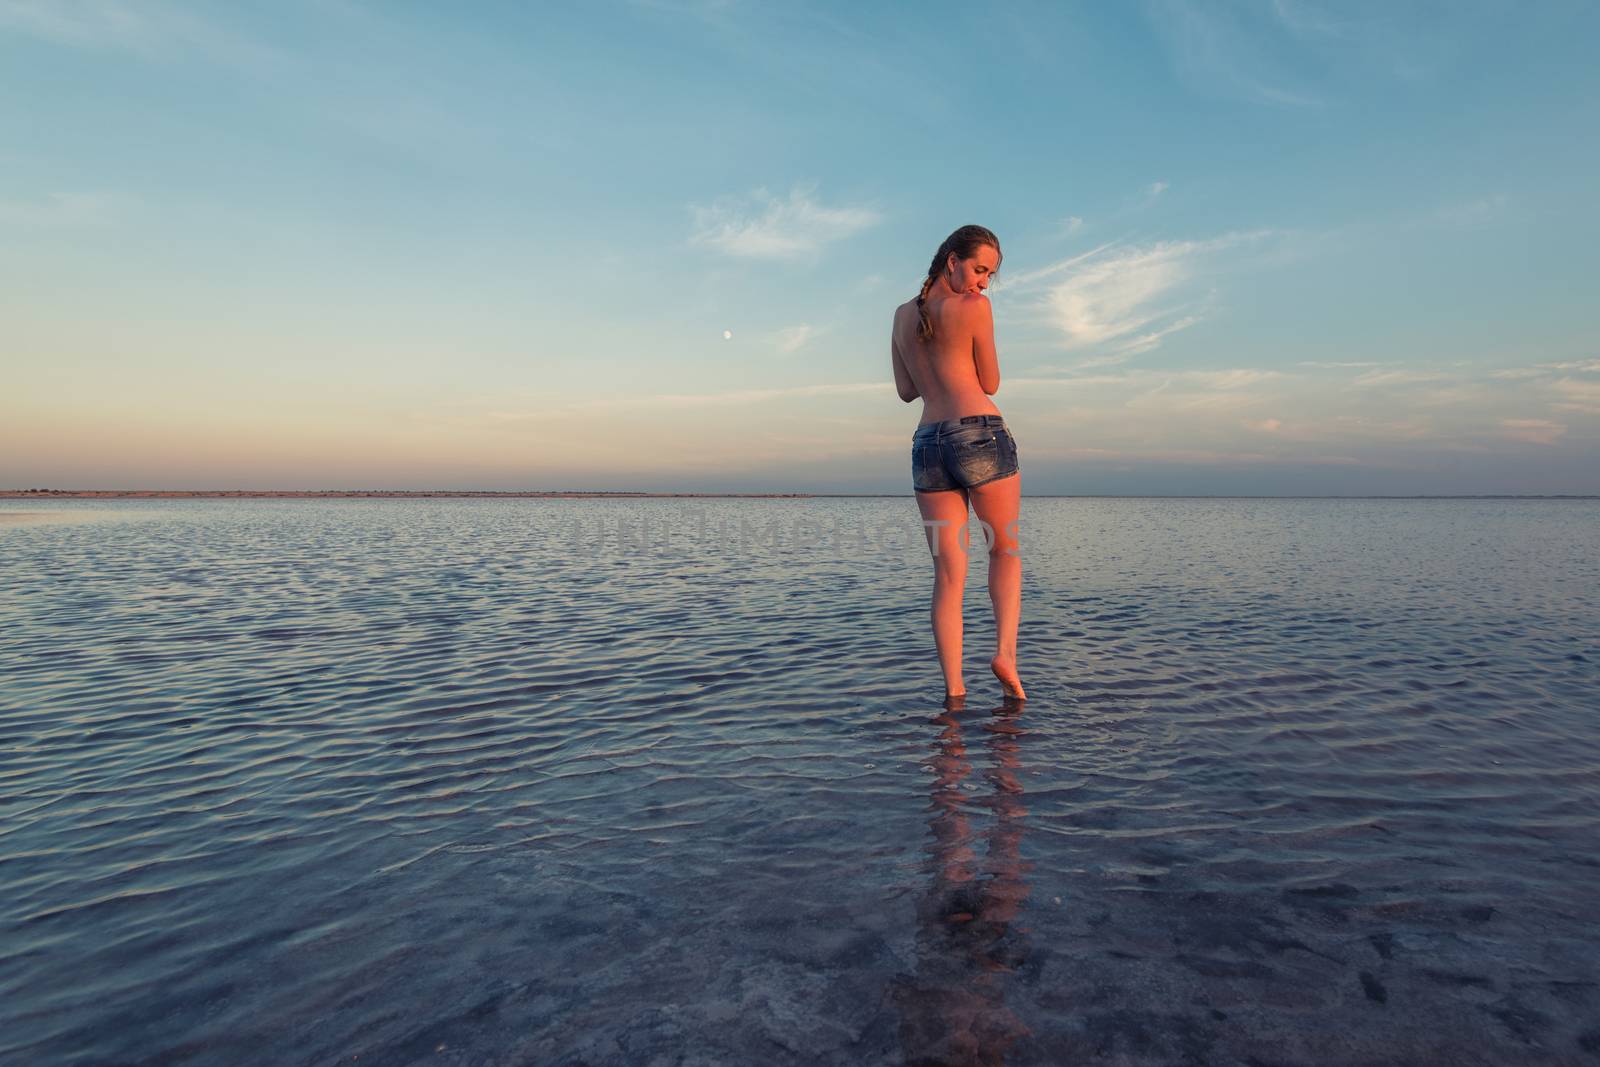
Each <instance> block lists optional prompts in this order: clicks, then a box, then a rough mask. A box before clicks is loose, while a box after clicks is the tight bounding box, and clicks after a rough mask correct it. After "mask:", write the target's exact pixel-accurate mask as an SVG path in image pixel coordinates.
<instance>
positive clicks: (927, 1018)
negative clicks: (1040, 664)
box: [894, 698, 1029, 1064]
mask: <svg viewBox="0 0 1600 1067" xmlns="http://www.w3.org/2000/svg"><path fill="white" fill-rule="evenodd" d="M1022 708H1023V705H1022V704H1021V703H1019V702H1016V701H1010V700H1008V701H1006V702H1005V703H1004V704H1003V705H1002V706H1001V707H999V708H996V709H994V710H993V711H992V712H990V717H989V719H988V720H987V721H984V722H982V723H981V724H980V725H979V728H980V729H981V730H982V731H983V732H984V734H985V735H986V736H985V737H984V738H983V745H984V747H985V748H986V749H987V750H988V759H987V761H986V762H987V765H988V766H987V768H986V769H985V771H984V778H985V779H986V781H987V783H988V786H989V790H988V792H987V794H986V795H981V794H979V795H975V794H974V793H969V792H967V790H966V789H964V788H963V785H964V784H966V780H967V779H968V778H970V777H971V776H972V774H973V766H972V763H971V762H970V761H969V759H968V757H967V746H966V741H965V739H964V737H963V730H962V725H963V724H962V714H963V709H962V705H961V700H960V698H953V699H952V700H951V701H949V702H947V703H946V705H945V711H944V714H942V715H940V716H938V717H937V718H936V719H934V720H933V721H934V724H935V725H937V726H940V727H942V731H941V733H940V734H939V737H938V740H937V741H936V742H935V745H934V754H933V759H932V765H933V770H934V775H933V786H932V801H933V803H932V805H931V807H930V810H931V812H932V818H931V820H930V821H929V824H928V825H929V831H930V835H931V837H932V847H931V849H930V851H931V853H932V863H931V871H932V881H931V883H930V884H929V886H928V889H927V892H925V893H924V894H923V895H922V899H921V900H920V901H919V902H918V905H917V925H918V931H917V969H916V973H915V974H914V975H912V976H910V977H902V978H900V979H898V980H897V981H896V982H895V987H894V999H895V1004H896V1006H897V1007H898V1009H899V1011H900V1020H901V1021H900V1040H901V1044H902V1046H903V1047H904V1051H905V1057H906V1063H908V1064H935V1063H938V1064H998V1063H1003V1062H1004V1060H1005V1054H1006V1050H1007V1049H1008V1048H1009V1047H1010V1046H1011V1045H1012V1044H1013V1043H1014V1042H1016V1041H1017V1039H1018V1038H1021V1037H1024V1036H1026V1035H1027V1034H1028V1032H1029V1031H1028V1029H1027V1027H1026V1026H1024V1025H1023V1023H1022V1021H1021V1020H1020V1019H1018V1018H1017V1016H1016V1015H1015V1013H1013V1012H1012V1011H1011V1010H1010V1009H1009V1008H1007V1007H1006V1005H1005V982H1006V980H1007V975H1008V974H1010V972H1012V971H1014V970H1016V969H1017V968H1018V967H1019V966H1020V965H1021V963H1022V962H1023V960H1024V959H1025V957H1026V954H1027V946H1026V943H1025V940H1024V938H1023V931H1020V930H1014V929H1012V926H1011V923H1012V920H1014V919H1015V918H1016V915H1017V912H1018V911H1019V910H1020V909H1021V907H1022V901H1023V900H1024V898H1026V897H1027V895H1028V885H1027V882H1026V880H1025V879H1024V875H1025V874H1026V872H1027V870H1028V867H1029V865H1028V864H1026V863H1024V862H1023V860H1022V847H1021V846H1022V833H1023V829H1024V822H1023V819H1024V817H1025V816H1026V815H1027V809H1026V808H1025V807H1023V802H1022V800H1023V798H1022V783H1021V780H1020V779H1019V777H1018V772H1019V770H1020V769H1021V758H1020V748H1021V740H1022V738H1023V737H1024V736H1026V733H1027V732H1026V731H1025V730H1024V729H1023V727H1022V725H1021V716H1022ZM969 725H971V720H970V718H969ZM964 802H965V803H966V804H979V805H985V806H987V807H988V808H989V809H990V810H991V812H992V813H993V815H994V823H993V825H992V827H991V828H990V829H989V831H988V833H987V834H985V835H984V838H985V841H986V847H985V850H984V856H983V860H982V863H981V866H980V865H979V861H978V857H977V853H976V851H975V846H976V844H977V842H976V841H975V840H974V834H973V830H972V826H971V818H970V816H969V814H968V812H967V811H966V810H964Z"/></svg>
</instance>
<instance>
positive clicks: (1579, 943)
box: [0, 498, 1600, 1065]
mask: <svg viewBox="0 0 1600 1067" xmlns="http://www.w3.org/2000/svg"><path fill="white" fill-rule="evenodd" d="M0 509H3V510H4V511H5V512H7V513H14V512H20V511H32V512H40V511H49V512H50V513H51V514H49V515H46V516H41V517H40V518H43V519H48V520H49V521H27V522H6V523H0V940H3V951H0V1061H3V1062H5V1063H8V1064H9V1063H17V1064H23V1063H26V1064H47V1063H48V1064H78V1063H83V1064H88V1063H96V1064H101V1063H119V1064H134V1063H149V1064H163V1065H172V1064H214V1063H244V1064H332V1063H336V1062H343V1063H357V1062H359V1063H362V1064H367V1063H371V1064H384V1065H387V1064H403V1063H410V1062H414V1061H423V1060H426V1061H427V1062H429V1063H461V1064H467V1063H471V1064H479V1063H492V1064H521V1063H527V1064H629V1065H632V1064H679V1063H683V1064H712V1063H736V1064H743V1063H749V1064H775V1063H782V1064H847V1063H848V1064H856V1063H965V1062H973V1063H996V1062H1006V1063H1016V1064H1062V1063H1077V1062H1084V1061H1088V1060H1096V1061H1098V1062H1108V1063H1140V1064H1142V1063H1151V1064H1157V1063H1160V1064H1171V1063H1206V1064H1246V1063H1273V1064H1307V1065H1311V1064H1318V1065H1321V1064H1332V1063H1451V1064H1478V1063H1483V1064H1488V1063H1496V1064H1499V1063H1583V1062H1593V1061H1594V1059H1595V1058H1596V1057H1600V926H1597V924H1596V913H1597V907H1596V902H1597V900H1600V895H1597V890H1596V884H1597V882H1600V686H1597V682H1600V502H1595V501H1583V500H1575V501H1536V500H1481V501H1472V500H1417V501H1400V500H1368V501H1363V500H1106V499H1025V500H1024V511H1023V515H1024V518H1023V524H1022V536H1023V567H1024V585H1023V623H1022V632H1021V639H1020V661H1019V662H1020V667H1021V671H1022V677H1023V680H1024V682H1025V684H1026V685H1027V688H1028V694H1029V697H1030V699H1029V700H1028V702H1027V703H1026V705H1025V706H1024V707H1023V708H1021V709H1019V708H1017V707H1015V706H1007V705H1006V704H1004V703H1003V702H1002V701H1001V700H1000V699H999V689H998V686H997V684H996V683H995V681H994V679H993V678H992V677H989V676H988V675H987V669H986V660H987V656H988V649H989V646H990V643H991V642H992V640H993V636H992V635H993V629H992V623H991V621H990V617H989V605H988V598H987V595H986V594H985V591H984V573H983V569H982V563H983V560H982V557H981V553H980V554H979V555H977V556H975V557H974V559H973V561H972V567H971V575H970V578H969V581H968V586H967V623H968V631H967V642H966V644H967V655H968V662H969V668H968V687H969V690H970V695H969V698H968V701H967V703H966V706H965V707H964V708H962V709H959V710H957V711H948V710H946V709H945V708H944V707H942V705H941V699H940V698H941V696H942V684H941V682H940V678H939V672H938V669H937V666H936V663H935V660H934V657H933V651H932V640H931V637H930V635H929V632H928V621H927V597H928V593H929V588H930V583H931V567H930V566H929V563H928V560H927V550H926V548H925V547H924V544H923V542H922V540H921V531H920V528H919V527H918V526H917V522H916V511H915V505H914V503H913V502H912V501H911V500H910V499H909V498H906V499H818V500H685V499H677V500H672V499H665V500H663V499H654V500H651V499H634V500H469V501H462V500H426V499H423V500H403V501H395V500H325V501H303V500H234V501H193V500H186V501H129V502H116V503H100V502H89V501H62V502H51V503H48V504H46V503H33V502H23V501H8V502H0ZM974 531H975V533H976V526H974ZM979 541H980V544H981V536H980V537H979Z"/></svg>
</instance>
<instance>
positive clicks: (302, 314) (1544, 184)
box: [0, 0, 1600, 494]
mask: <svg viewBox="0 0 1600 1067" xmlns="http://www.w3.org/2000/svg"><path fill="white" fill-rule="evenodd" d="M1596 40H1600V7H1597V6H1596V5H1593V4H1587V3H1563V2H1558V0H1552V2H1542V3H1537V4H1512V3H1473V2H1464V3H1419V4H1403V3H1356V2H1337V3H1333V2H1330V3H1311V2H1308V0H1275V2H1274V0H1256V2H1244V0H1240V2H1231V3H1230V2H1220V0H1219V2H1216V3H1186V2H1178V0H1165V2H1150V3H1127V4H1101V3H1081V4H1058V3H1050V4H1038V5H1029V4H1023V3H1010V4H1004V5H979V6H973V5H938V4H921V5H915V6H910V5H907V6H898V5H837V6H835V5H799V4H792V3H790V4H757V3H741V2H733V0H730V2H724V3H690V2H681V3H680V2H667V0H653V2H636V3H614V4H604V3H593V4H576V5H543V4H515V3H502V4H491V3H479V4H470V5H441V4H432V3H410V4H407V3H383V4H377V3H371V4H363V3H354V2H331V0H330V2H323V0H318V2H307V0H284V2H281V3H273V4H257V5H238V4H231V3H208V4H200V3H184V4H179V3H168V2H162V0H148V2H141V3H132V2H118V0H99V2H70V0H53V2H50V0H0V352H3V353H4V360H5V378H6V381H7V388H6V390H5V391H4V397H3V398H0V487H3V486H14V487H18V488H28V487H33V486H52V487H59V488H130V487H152V488H446V487H448V488H499V489H520V488H526V489H563V488H595V489H660V490H685V491H687V490H703V491H719V490H732V491H765V490H776V491H824V492H826V491H839V492H909V478H910V471H909V444H910V435H911V431H912V429H913V428H914V426H915V424H916V422H917V418H918V414H919V409H920V404H913V405H903V404H901V403H900V401H899V400H898V399H897V397H896V396H895V394H894V389H893V384H892V379H891V377H890V374H889V359H888V326H889V320H890V315H891V313H892V310H893V308H894V306H895V304H897V303H899V302H900V301H902V300H904V299H906V298H908V297H910V296H912V295H914V294H915V292H916V289H917V286H918V284H919V282H920V279H921V274H922V271H923V270H924V269H926V265H927V261H928V259H929V257H930V256H931V254H932V252H933V249H934V248H935V247H936V246H937V244H938V242H939V240H940V239H941V238H942V237H943V236H944V235H945V234H946V233H947V232H949V231H950V230H951V229H954V228H955V227H956V226H959V225H961V224H964V223H968V222H978V223H982V224H984V225H986V226H989V227H990V228H992V229H994V230H995V231H996V232H997V233H999V235H1000V237H1001V240H1002V242H1003V244H1004V250H1005V263H1004V267H1003V269H1002V271H1001V275H1000V279H999V281H998V283H997V284H996V286H995V288H994V290H993V291H992V297H993V301H994V305H995V318H996V328H997V339H998V344H999V351H1000V361H1001V369H1002V373H1003V378H1004V381H1003V384H1002V388H1001V391H1000V393H999V394H998V395H997V396H996V398H995V399H996V402H997V403H998V404H999V405H1000V407H1001V409H1002V410H1003V411H1004V412H1005V414H1006V417H1007V420H1008V422H1009V423H1010V424H1011V426H1012V428H1013V431H1014V432H1015V434H1016V436H1017V439H1018V442H1019V446H1020V452H1021V458H1022V465H1023V472H1024V481H1023V485H1024V492H1029V493H1246V494H1250V493H1262V494H1283V493H1313V494H1320V493H1331V494H1343V493H1414V492H1419V493H1594V492H1600V343H1597V340H1596V336H1597V334H1596V329H1595V326H1596V314H1595V311H1594V305H1595V303H1596V302H1595V300H1594V298H1593V296H1592V295H1591V292H1592V290H1593V288H1594V282H1593V279H1594V278H1595V277H1596V276H1597V274H1600V256H1597V254H1596V251H1595V250H1596V247H1597V238H1600V211H1597V210H1596V206H1595V200H1594V187H1595V174H1596V169H1597V168H1596V164H1597V162H1600V122H1597V119H1600V76H1597V75H1596V73H1595V64H1594V63H1593V62H1592V53H1593V43H1594V42H1595V41H1596ZM727 333H731V335H732V336H731V339H730V338H727V337H725V334H727Z"/></svg>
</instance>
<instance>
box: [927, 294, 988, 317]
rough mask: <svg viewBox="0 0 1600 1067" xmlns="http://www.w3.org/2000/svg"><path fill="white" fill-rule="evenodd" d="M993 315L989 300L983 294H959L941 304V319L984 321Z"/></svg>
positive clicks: (942, 301)
mask: <svg viewBox="0 0 1600 1067" xmlns="http://www.w3.org/2000/svg"><path fill="white" fill-rule="evenodd" d="M992 314H993V308H992V307H991V306H990V304H989V298H988V297H986V296H984V295H983V294H982V293H958V294H955V295H952V296H950V297H948V298H946V299H944V300H941V301H940V302H939V317H940V318H941V319H951V320H964V321H982V320H983V319H987V318H989V317H990V316H991V315H992Z"/></svg>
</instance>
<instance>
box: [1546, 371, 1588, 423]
mask: <svg viewBox="0 0 1600 1067" xmlns="http://www.w3.org/2000/svg"><path fill="white" fill-rule="evenodd" d="M1554 388H1555V391H1556V395H1557V396H1558V397H1559V398H1560V399H1559V400H1557V401H1556V402H1555V403H1553V404H1551V405H1550V406H1551V407H1552V408H1554V409H1555V410H1557V411H1574V412H1579V413H1581V414H1585V415H1600V382H1590V381H1584V380H1582V379H1579V378H1562V379H1560V380H1559V381H1557V382H1555V383H1554Z"/></svg>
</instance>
